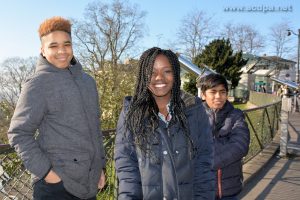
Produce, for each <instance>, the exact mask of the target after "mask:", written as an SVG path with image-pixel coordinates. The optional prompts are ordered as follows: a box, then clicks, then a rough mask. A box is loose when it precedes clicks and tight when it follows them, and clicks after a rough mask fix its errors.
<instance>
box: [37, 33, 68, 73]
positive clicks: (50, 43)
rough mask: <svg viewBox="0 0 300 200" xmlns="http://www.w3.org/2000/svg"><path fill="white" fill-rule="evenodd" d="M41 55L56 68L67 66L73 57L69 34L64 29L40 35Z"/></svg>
mask: <svg viewBox="0 0 300 200" xmlns="http://www.w3.org/2000/svg"><path fill="white" fill-rule="evenodd" d="M41 41H42V47H41V52H42V55H43V56H44V57H45V58H46V59H47V60H48V62H50V63H51V64H52V65H54V66H56V67H57V68H62V69H63V68H67V67H68V66H69V65H70V61H71V59H72V58H73V49H72V40H71V36H70V35H69V34H68V33H66V32H64V31H54V32H51V33H49V34H47V35H45V36H43V37H42V39H41Z"/></svg>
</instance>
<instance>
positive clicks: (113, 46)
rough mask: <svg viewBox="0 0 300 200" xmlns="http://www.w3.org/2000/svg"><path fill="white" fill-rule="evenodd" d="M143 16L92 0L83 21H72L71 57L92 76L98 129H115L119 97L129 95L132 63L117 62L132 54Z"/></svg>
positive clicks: (123, 5)
mask: <svg viewBox="0 0 300 200" xmlns="http://www.w3.org/2000/svg"><path fill="white" fill-rule="evenodd" d="M145 16H146V13H145V12H144V11H140V10H139V9H138V7H137V5H132V4H130V3H129V2H128V1H126V0H113V1H112V2H111V3H103V2H101V1H95V2H93V3H91V4H89V5H88V6H87V8H86V12H85V15H84V19H83V20H81V21H78V20H73V40H74V44H75V45H74V49H75V54H76V55H77V56H78V57H79V60H80V61H81V63H82V64H83V66H84V67H85V69H86V70H87V71H88V73H90V74H91V75H92V76H94V78H95V80H96V82H97V88H98V91H99V94H100V96H101V101H100V105H101V110H102V115H101V120H102V121H101V122H102V128H105V129H107V128H115V125H116V121H117V119H118V115H119V113H120V109H121V107H122V102H123V98H124V96H126V95H131V94H132V91H133V88H134V74H133V72H134V71H135V68H136V64H132V63H131V64H121V60H122V59H125V56H127V55H131V53H134V54H136V51H137V48H138V45H137V44H138V43H139V41H140V39H142V38H143V36H144V18H145Z"/></svg>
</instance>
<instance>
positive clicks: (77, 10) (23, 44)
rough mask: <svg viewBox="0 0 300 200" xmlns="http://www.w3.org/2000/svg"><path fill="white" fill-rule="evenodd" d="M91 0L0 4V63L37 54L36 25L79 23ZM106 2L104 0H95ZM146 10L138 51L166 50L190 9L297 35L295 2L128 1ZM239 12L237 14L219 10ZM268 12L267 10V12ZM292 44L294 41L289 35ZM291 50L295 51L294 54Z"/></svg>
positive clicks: (299, 23)
mask: <svg viewBox="0 0 300 200" xmlns="http://www.w3.org/2000/svg"><path fill="white" fill-rule="evenodd" d="M94 1H95V0H51V1H43V0H9V1H5V0H2V1H0V19H1V20H0V27H1V29H0V44H1V47H0V63H1V62H3V61H4V60H5V59H7V58H10V57H22V58H27V57H31V56H37V55H38V54H39V52H40V41H39V38H38V32H37V30H38V27H39V25H40V23H41V22H42V21H44V20H45V19H47V18H50V17H52V16H62V17H66V18H74V19H78V20H82V19H83V18H84V12H85V9H86V7H87V5H88V3H91V2H94ZM100 1H102V2H109V0H100ZM128 1H129V2H130V3H131V4H137V5H138V7H139V9H140V10H143V11H146V12H147V15H146V18H145V24H146V26H147V31H146V32H147V34H146V35H145V37H144V39H143V40H142V42H141V43H142V45H140V46H142V47H143V48H144V49H147V48H150V47H152V46H160V47H162V48H166V47H167V45H168V44H169V41H172V40H173V41H174V39H175V38H176V32H177V31H178V29H179V26H180V23H181V21H182V19H183V18H184V17H185V16H186V15H187V14H189V13H190V12H193V11H195V10H199V11H203V12H205V13H206V15H207V16H212V17H213V19H214V21H215V22H216V23H217V25H218V26H216V27H221V26H222V25H224V24H226V23H228V22H231V23H233V24H249V25H252V26H254V27H255V28H256V29H257V30H258V31H259V32H260V33H261V34H263V35H266V36H267V35H269V34H270V32H269V29H270V27H271V26H272V25H274V24H278V23H280V22H283V21H285V22H289V23H290V25H291V29H292V30H294V31H295V32H296V33H297V30H298V29H299V28H300V4H299V2H298V0H128ZM226 8H239V9H240V10H242V9H243V11H238V12H237V11H235V12H233V11H227V12H226V11H224V9H226ZM271 9H272V10H273V11H270V10H271ZM294 41H295V45H297V37H296V36H294ZM295 51H296V50H295Z"/></svg>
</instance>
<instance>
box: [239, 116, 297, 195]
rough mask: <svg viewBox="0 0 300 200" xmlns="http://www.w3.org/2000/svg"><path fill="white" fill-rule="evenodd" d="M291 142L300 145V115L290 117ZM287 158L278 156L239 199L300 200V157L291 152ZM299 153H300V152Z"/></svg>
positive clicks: (259, 173)
mask: <svg viewBox="0 0 300 200" xmlns="http://www.w3.org/2000/svg"><path fill="white" fill-rule="evenodd" d="M289 123H290V126H289V133H290V137H291V139H290V141H292V143H293V144H296V145H300V113H293V114H291V115H290V116H289ZM291 153H293V154H291V155H290V156H288V157H287V158H280V157H279V156H278V155H277V154H274V156H272V157H271V159H270V161H269V162H268V163H267V164H266V165H265V166H264V167H263V168H262V169H261V170H260V171H259V172H258V173H256V174H255V175H254V176H253V177H252V178H251V179H249V181H247V182H246V185H245V187H244V190H243V191H242V193H241V194H240V196H239V198H240V199H242V200H254V199H257V200H263V199H269V200H299V199H300V156H299V154H298V155H297V154H295V153H296V152H294V151H293V152H291ZM298 153H299V152H298Z"/></svg>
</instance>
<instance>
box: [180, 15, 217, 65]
mask: <svg viewBox="0 0 300 200" xmlns="http://www.w3.org/2000/svg"><path fill="white" fill-rule="evenodd" d="M214 28H216V27H215V26H214V24H213V20H212V17H209V16H207V15H206V14H205V13H204V12H203V11H198V10H195V11H193V12H191V13H189V14H188V15H186V16H185V17H184V18H183V20H182V21H181V24H180V27H179V29H178V31H177V38H178V41H177V43H178V44H177V45H180V46H181V47H182V50H183V53H184V54H185V55H186V56H187V57H189V58H191V59H194V58H195V57H196V56H197V55H198V54H200V53H201V51H202V50H203V48H204V46H205V45H206V44H207V43H208V41H209V40H210V39H211V38H213V37H214V36H213V35H212V34H211V33H212V32H213V29H214Z"/></svg>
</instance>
